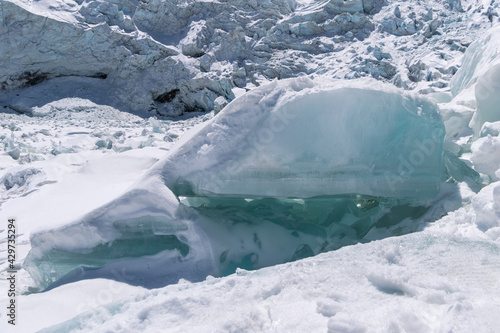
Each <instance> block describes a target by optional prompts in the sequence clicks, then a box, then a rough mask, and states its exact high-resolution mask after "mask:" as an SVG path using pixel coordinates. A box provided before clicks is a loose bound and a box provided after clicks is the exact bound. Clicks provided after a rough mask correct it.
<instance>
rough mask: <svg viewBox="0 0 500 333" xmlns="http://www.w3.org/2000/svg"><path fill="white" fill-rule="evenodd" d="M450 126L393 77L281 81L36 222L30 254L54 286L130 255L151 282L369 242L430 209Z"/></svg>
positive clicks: (103, 273)
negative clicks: (116, 191) (91, 197)
mask: <svg viewBox="0 0 500 333" xmlns="http://www.w3.org/2000/svg"><path fill="white" fill-rule="evenodd" d="M360 120H362V121H360ZM299 129H300V130H299ZM443 140H444V124H443V121H442V119H441V117H440V115H439V113H438V111H437V108H436V105H435V104H434V103H433V102H431V101H430V100H428V99H425V98H421V97H418V96H414V95H411V94H408V93H404V92H401V91H399V90H398V89H396V88H394V87H389V86H387V85H383V84H377V83H376V82H374V81H366V80H360V81H352V82H348V83H346V82H342V81H339V82H336V81H328V80H326V81H325V80H323V79H322V80H311V79H309V78H306V77H302V78H296V79H288V80H280V81H274V82H271V83H269V84H267V85H263V86H262V87H259V88H256V89H254V90H253V91H252V92H249V93H247V94H245V95H243V96H241V97H239V98H237V99H235V100H234V101H233V102H231V103H230V104H229V105H228V106H227V107H225V108H224V109H223V110H222V111H221V112H220V113H218V114H217V115H216V116H215V117H214V118H212V119H211V120H208V121H206V122H204V123H202V124H200V125H198V126H196V127H195V128H193V129H192V130H191V132H190V133H187V134H186V135H185V136H184V138H183V139H181V140H180V141H179V142H178V143H177V144H176V146H175V147H173V148H172V149H171V151H170V152H169V154H167V156H166V157H165V158H164V159H163V160H161V161H160V162H158V163H157V164H156V165H155V166H154V167H153V168H152V169H151V170H150V171H149V172H148V173H147V174H146V175H145V176H144V178H143V179H142V180H141V181H139V182H138V183H137V184H136V185H135V186H133V188H132V189H130V190H129V191H128V192H127V193H126V194H124V195H122V196H121V197H120V198H118V199H116V200H114V201H113V202H111V203H109V204H107V205H105V206H103V207H101V208H99V209H98V210H96V211H94V212H91V213H89V214H87V215H86V216H85V217H84V218H83V219H81V220H79V221H75V222H74V223H71V224H68V225H66V226H63V227H61V228H57V229H53V230H45V231H41V232H38V233H35V234H33V235H32V237H31V244H32V249H31V251H30V254H29V255H28V256H27V259H26V261H25V263H24V267H25V269H26V270H27V271H29V272H30V274H31V276H32V278H33V279H34V280H35V281H36V282H37V284H38V286H39V288H42V289H45V288H48V289H51V288H54V287H56V286H59V285H61V284H65V283H69V282H72V281H76V280H80V279H89V278H97V277H106V278H111V279H113V278H114V279H117V277H116V272H117V271H119V267H126V270H127V275H130V276H134V279H130V280H129V281H127V282H128V283H131V284H138V285H141V286H146V287H149V288H151V287H160V286H164V285H166V284H171V283H174V282H176V281H177V280H179V279H180V278H182V279H187V280H190V281H201V280H203V279H205V278H206V276H208V275H212V276H224V275H228V274H231V273H234V272H235V270H236V269H238V268H244V269H256V268H260V267H265V266H270V265H274V264H277V263H282V262H287V261H291V260H297V259H301V258H305V257H309V256H312V255H315V254H318V253H321V252H324V251H327V250H332V249H336V248H339V247H341V246H344V245H348V244H351V243H356V242H358V241H360V240H362V239H363V237H364V236H365V235H367V234H368V232H369V231H370V230H371V229H372V228H373V227H374V226H375V225H378V227H381V228H383V227H389V226H392V225H394V224H397V223H398V221H401V220H404V219H407V218H416V217H418V216H423V215H424V214H426V212H427V210H428V208H429V206H430V202H432V201H433V200H434V199H435V198H436V197H437V195H438V192H439V188H440V184H441V183H442V181H444V180H445V179H446V169H445V163H444V158H443ZM341 142H342V143H343V144H340V143H341ZM77 235H78V236H77ZM146 267H147V268H146Z"/></svg>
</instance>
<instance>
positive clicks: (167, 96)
mask: <svg viewBox="0 0 500 333" xmlns="http://www.w3.org/2000/svg"><path fill="white" fill-rule="evenodd" d="M179 92H180V89H173V90H170V91H167V92H165V93H163V94H160V95H158V96H157V97H156V98H155V99H154V101H155V102H158V103H169V102H172V101H173V99H174V98H175V96H177V94H178V93H179Z"/></svg>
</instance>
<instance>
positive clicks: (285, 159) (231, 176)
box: [163, 78, 444, 198]
mask: <svg viewBox="0 0 500 333" xmlns="http://www.w3.org/2000/svg"><path fill="white" fill-rule="evenodd" d="M373 85H375V87H373ZM377 85H378V84H376V83H375V82H371V81H370V82H369V83H367V82H361V83H360V82H354V83H353V82H350V83H346V82H336V83H324V82H322V83H321V84H318V83H315V82H313V81H311V80H309V79H307V78H302V79H295V80H284V81H274V82H272V83H271V84H270V85H268V86H265V87H262V88H257V89H255V90H252V91H251V92H249V93H247V94H245V95H244V96H242V97H241V98H239V99H237V100H235V101H234V102H233V103H231V104H230V105H228V106H227V107H226V108H225V109H224V110H223V111H222V112H221V114H220V115H219V116H218V117H215V118H214V119H213V121H211V122H210V123H208V124H206V126H205V127H204V128H203V129H201V130H200V131H199V132H197V134H196V136H195V137H193V138H192V139H191V140H190V141H189V142H187V143H186V144H184V145H183V146H182V147H180V148H179V149H178V150H177V151H176V152H174V153H172V154H170V155H169V157H168V158H167V160H166V161H165V163H164V166H163V178H164V179H165V182H166V184H167V186H168V187H169V188H170V189H172V190H173V191H174V193H175V194H177V195H202V196H235V197H274V198H290V197H293V198H309V197H314V196H319V195H338V194H363V195H372V196H384V197H396V198H400V197H420V198H422V197H424V198H427V197H433V196H434V195H435V194H436V192H437V190H438V186H439V182H440V179H441V176H442V171H443V170H442V165H443V161H442V154H443V147H442V141H443V136H444V127H443V123H442V120H441V117H440V116H439V114H438V110H437V107H436V106H435V104H433V103H431V102H428V101H427V100H425V99H422V98H418V97H412V96H410V95H405V94H402V93H401V92H399V91H397V90H393V89H389V88H387V87H386V86H380V87H376V86H377Z"/></svg>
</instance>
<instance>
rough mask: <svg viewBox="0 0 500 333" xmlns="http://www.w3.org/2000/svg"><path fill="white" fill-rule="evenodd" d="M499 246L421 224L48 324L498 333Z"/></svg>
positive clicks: (64, 327)
mask: <svg viewBox="0 0 500 333" xmlns="http://www.w3.org/2000/svg"><path fill="white" fill-rule="evenodd" d="M499 253H500V248H499V245H498V243H493V242H491V241H487V240H483V241H469V240H467V239H466V238H465V239H464V238H454V237H453V236H450V235H446V234H443V233H435V234H432V233H430V232H425V231H424V232H421V233H415V234H412V235H407V236H404V237H394V238H388V239H385V240H381V241H377V242H372V243H369V244H363V245H361V244H360V245H356V246H350V247H346V248H343V249H340V250H338V251H333V252H329V253H325V254H322V255H319V256H316V257H314V258H307V259H304V260H301V261H298V262H294V263H288V264H284V265H279V266H275V267H269V268H265V269H262V270H259V271H256V272H248V271H244V270H239V271H238V272H237V273H236V274H234V275H231V276H227V277H224V278H220V279H214V278H211V277H210V278H207V279H206V281H203V282H201V283H196V284H189V283H186V282H185V281H183V282H181V283H179V284H177V285H174V286H168V287H166V288H163V289H159V290H153V291H142V292H141V293H140V294H139V295H137V296H136V297H130V298H128V299H125V300H120V301H117V302H114V303H111V304H109V305H107V306H103V307H99V308H95V309H93V310H92V311H89V312H87V313H85V314H82V315H80V316H78V317H75V318H73V319H72V320H69V321H67V322H65V323H62V324H60V325H56V326H54V327H50V328H48V329H46V330H44V331H43V332H47V333H49V332H62V331H63V332H74V333H76V332H95V331H96V330H102V331H105V330H111V331H127V332H143V331H145V330H146V331H162V330H164V329H165V327H168V331H170V332H185V331H215V332H219V331H221V332H226V331H227V332H229V331H233V332H234V331H237V332H240V331H249V332H267V331H276V332H296V331H300V332H308V331H310V332H321V331H324V332H326V331H328V332H332V333H333V332H392V331H394V332H403V331H406V332H438V331H446V332H449V331H452V332H464V333H465V332H470V331H480V332H495V331H496V328H497V327H499V325H500V321H499V319H498V311H500V304H499V303H498V298H495V297H494V296H493V295H498V292H499V291H500V281H499V280H498V276H499V274H500V256H499ZM360 314H362V315H360Z"/></svg>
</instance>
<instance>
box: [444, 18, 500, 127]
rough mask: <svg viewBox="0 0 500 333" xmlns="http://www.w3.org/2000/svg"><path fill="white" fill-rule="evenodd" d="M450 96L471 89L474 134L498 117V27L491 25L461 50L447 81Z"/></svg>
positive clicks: (499, 30) (499, 99)
mask: <svg viewBox="0 0 500 333" xmlns="http://www.w3.org/2000/svg"><path fill="white" fill-rule="evenodd" d="M450 86H451V91H452V93H453V95H455V96H456V95H458V94H459V93H461V92H462V91H463V92H464V93H467V90H468V89H474V94H475V99H476V106H477V111H476V114H475V115H474V118H473V119H472V121H471V127H472V128H473V129H474V131H475V132H476V134H478V133H479V131H480V129H481V126H482V125H483V124H484V123H485V122H487V121H488V122H495V121H499V120H500V109H499V107H498V105H499V103H500V27H498V26H497V27H494V28H491V29H490V30H489V31H488V32H487V33H486V34H485V35H484V36H483V37H482V38H480V39H479V40H477V41H475V42H474V43H472V44H471V45H470V46H469V48H468V49H467V51H466V52H465V55H464V59H463V61H462V66H461V67H460V69H459V70H458V71H457V73H456V74H455V75H454V76H453V78H452V80H451V82H450Z"/></svg>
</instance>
